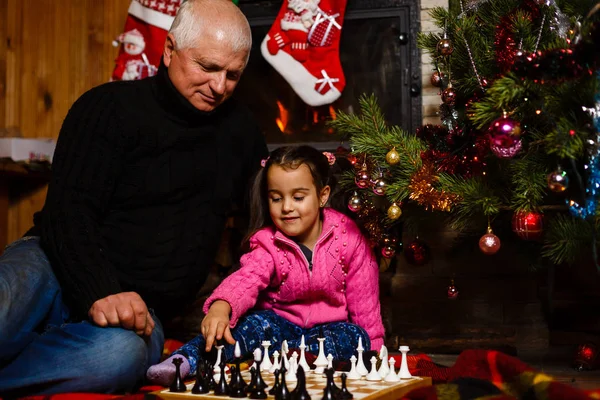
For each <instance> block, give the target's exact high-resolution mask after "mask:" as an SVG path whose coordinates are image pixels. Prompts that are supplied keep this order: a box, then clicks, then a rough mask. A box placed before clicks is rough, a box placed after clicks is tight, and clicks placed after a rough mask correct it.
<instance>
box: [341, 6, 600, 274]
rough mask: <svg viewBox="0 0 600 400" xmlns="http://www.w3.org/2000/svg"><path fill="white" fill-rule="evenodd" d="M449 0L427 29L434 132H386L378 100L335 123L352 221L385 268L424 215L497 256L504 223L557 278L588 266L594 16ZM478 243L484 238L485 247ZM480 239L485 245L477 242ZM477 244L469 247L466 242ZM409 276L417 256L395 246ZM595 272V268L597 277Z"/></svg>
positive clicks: (599, 54) (596, 85) (599, 104)
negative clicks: (562, 271)
mask: <svg viewBox="0 0 600 400" xmlns="http://www.w3.org/2000/svg"><path fill="white" fill-rule="evenodd" d="M596 1H597V0H595V1H585V0H571V1H560V2H559V1H556V2H555V1H554V0H541V1H540V0H535V1H534V0H527V1H516V0H494V1H490V0H471V1H464V0H462V1H461V0H458V1H457V2H455V3H454V4H452V2H451V5H450V8H449V9H448V10H446V9H442V8H436V9H434V10H433V11H432V17H433V19H434V20H435V22H436V24H437V25H438V27H439V28H440V33H438V34H423V35H421V36H420V37H419V46H420V47H421V48H422V49H423V50H424V51H425V52H427V53H429V54H430V55H431V56H432V60H433V65H432V75H431V82H432V84H433V85H434V86H438V87H439V89H440V109H439V115H440V125H425V126H422V127H421V128H419V129H418V130H417V132H404V131H403V130H402V129H400V128H398V127H395V126H388V125H387V124H386V121H385V116H384V115H382V112H381V110H380V108H379V107H378V105H377V99H375V98H374V97H372V96H363V97H362V98H361V99H360V104H361V113H360V114H357V115H354V114H345V113H339V114H338V115H337V119H336V120H335V121H332V122H331V124H332V126H333V127H335V128H336V129H337V131H338V132H340V133H341V134H342V135H343V137H344V140H345V141H348V142H349V143H350V144H351V146H352V152H351V154H350V155H349V156H348V159H349V160H350V162H351V163H352V164H353V165H354V170H352V171H348V172H347V173H346V174H345V175H344V176H343V179H342V183H343V186H344V187H345V189H346V190H348V193H349V198H348V207H349V208H350V210H352V211H354V212H355V213H356V215H357V217H358V218H357V219H358V221H359V222H360V223H361V224H362V226H363V227H364V228H365V230H366V232H367V233H368V235H369V236H370V238H371V240H372V241H373V244H374V245H376V246H378V247H379V248H380V249H381V254H382V255H383V256H384V257H388V258H391V257H392V256H393V255H394V253H395V251H396V250H397V249H398V248H399V247H398V246H399V243H398V242H399V235H400V233H399V232H400V229H402V228H403V229H407V227H411V226H414V225H415V224H418V223H419V220H422V219H423V218H425V217H424V214H428V215H429V216H430V217H433V218H439V217H440V215H442V216H443V217H445V218H447V219H448V220H449V222H450V225H451V226H452V227H453V229H456V230H459V231H461V232H467V233H469V232H470V233H475V238H476V239H477V238H478V239H479V247H480V249H481V251H483V252H484V253H486V254H494V253H495V252H497V251H498V249H499V248H500V238H499V237H498V236H496V235H495V234H494V232H493V229H494V225H495V224H496V223H498V221H500V220H501V219H503V218H504V219H506V218H510V219H511V220H512V230H513V231H514V232H515V233H516V234H517V235H518V236H519V237H520V239H522V240H523V241H524V243H527V246H529V248H530V249H531V250H533V253H535V254H537V255H539V256H540V260H546V262H551V263H554V264H561V263H565V262H566V263H572V262H575V261H577V260H578V257H579V256H581V255H582V254H584V253H585V252H587V253H588V254H589V252H590V249H591V252H592V253H593V254H592V255H593V259H594V261H595V262H596V265H598V264H597V263H598V258H597V254H596V245H597V231H598V227H599V223H600V210H599V209H598V207H597V205H598V201H599V200H600V141H599V138H600V94H599V93H600V70H599V68H600V62H599V61H600V26H599V24H600V11H598V9H599V8H600V4H595V3H596ZM481 235H483V236H481ZM480 236H481V237H480ZM476 239H475V240H476ZM404 252H405V255H406V256H407V258H408V259H409V261H410V262H412V263H414V264H419V263H425V262H427V248H426V245H425V244H424V243H422V242H420V241H418V240H415V241H414V242H411V243H409V244H405V245H404ZM599 271H600V268H599Z"/></svg>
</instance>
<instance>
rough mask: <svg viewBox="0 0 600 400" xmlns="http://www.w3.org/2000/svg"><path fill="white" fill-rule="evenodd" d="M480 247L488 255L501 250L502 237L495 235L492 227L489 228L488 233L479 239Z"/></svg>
mask: <svg viewBox="0 0 600 400" xmlns="http://www.w3.org/2000/svg"><path fill="white" fill-rule="evenodd" d="M479 249H481V252H482V253H483V254H487V255H492V254H496V253H497V252H498V250H500V238H499V237H498V236H496V235H494V232H492V228H488V230H487V233H486V234H485V235H483V236H482V237H481V239H479Z"/></svg>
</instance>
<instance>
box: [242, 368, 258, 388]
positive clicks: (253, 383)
mask: <svg viewBox="0 0 600 400" xmlns="http://www.w3.org/2000/svg"><path fill="white" fill-rule="evenodd" d="M255 388H256V368H254V367H250V383H249V384H248V385H247V386H246V388H245V392H246V393H250V392H251V391H253V390H254V389H255Z"/></svg>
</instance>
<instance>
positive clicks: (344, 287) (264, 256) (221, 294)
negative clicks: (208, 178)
mask: <svg viewBox="0 0 600 400" xmlns="http://www.w3.org/2000/svg"><path fill="white" fill-rule="evenodd" d="M250 245H251V251H250V252H249V253H247V254H245V255H244V256H242V259H241V267H240V269H239V270H237V271H235V272H234V273H232V274H231V275H230V276H228V277H227V278H226V279H225V280H224V281H223V282H222V283H221V284H220V285H219V287H217V288H216V289H215V291H214V292H213V293H212V295H211V296H210V297H209V298H208V299H207V300H206V302H205V303H204V312H205V313H206V312H208V309H209V308H210V305H211V304H212V303H213V302H214V301H215V300H225V301H227V302H228V303H229V304H230V305H231V310H232V311H231V320H230V326H231V327H232V328H233V327H235V325H236V324H237V321H238V319H239V318H240V317H241V316H242V315H244V314H245V313H246V312H247V311H248V310H250V309H251V308H253V307H254V308H256V309H259V310H273V311H274V312H275V313H277V314H278V315H280V316H282V317H284V318H285V319H287V320H289V321H290V322H292V323H294V324H296V325H298V326H301V327H303V328H311V327H313V326H315V325H319V324H323V323H329V322H339V321H349V322H352V323H354V324H357V325H359V326H361V327H362V328H363V329H365V330H366V331H367V333H368V334H369V337H370V339H371V348H372V349H373V350H379V348H380V347H381V345H382V344H383V337H384V329H383V323H382V320H381V310H380V304H379V269H378V267H377V263H376V262H375V258H374V256H373V252H372V250H371V248H370V247H369V245H368V243H367V241H366V239H365V238H364V237H363V235H362V234H361V232H360V231H359V229H358V227H357V226H356V224H355V223H354V221H352V220H351V219H349V218H348V217H346V216H345V215H343V214H341V213H339V212H337V211H335V210H333V209H329V208H326V209H324V210H323V230H322V232H321V236H320V237H319V239H318V240H317V243H316V244H315V247H314V249H313V260H312V261H313V269H312V272H311V271H310V270H309V268H308V261H307V260H306V257H305V256H304V254H303V253H302V250H300V247H299V246H298V245H297V244H296V243H295V242H294V241H293V240H291V239H290V238H288V237H287V236H285V235H284V234H283V233H281V232H280V231H278V230H276V228H274V227H268V228H263V229H261V230H260V231H258V232H257V233H256V234H255V235H254V236H253V237H252V239H251V240H250Z"/></svg>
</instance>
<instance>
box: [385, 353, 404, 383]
mask: <svg viewBox="0 0 600 400" xmlns="http://www.w3.org/2000/svg"><path fill="white" fill-rule="evenodd" d="M394 365H396V359H395V358H394V357H390V370H389V372H388V373H387V375H386V376H385V379H384V381H386V382H398V381H399V380H400V377H399V376H398V375H397V374H396V371H394Z"/></svg>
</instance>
